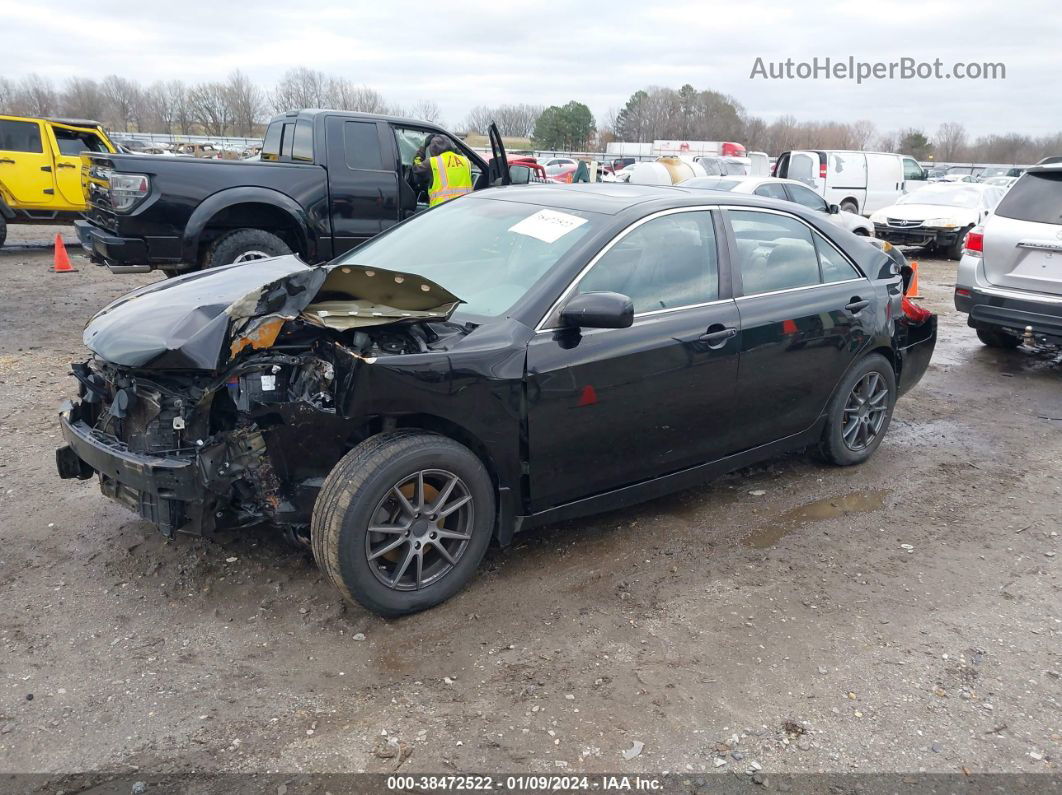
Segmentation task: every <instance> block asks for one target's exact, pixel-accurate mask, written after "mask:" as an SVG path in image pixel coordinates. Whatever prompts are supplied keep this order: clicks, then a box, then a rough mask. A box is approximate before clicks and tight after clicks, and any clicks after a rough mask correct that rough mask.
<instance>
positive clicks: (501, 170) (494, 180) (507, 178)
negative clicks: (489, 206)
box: [487, 122, 513, 185]
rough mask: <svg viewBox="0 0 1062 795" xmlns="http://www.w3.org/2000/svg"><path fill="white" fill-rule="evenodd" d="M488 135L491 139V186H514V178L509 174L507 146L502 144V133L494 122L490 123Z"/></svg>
mask: <svg viewBox="0 0 1062 795" xmlns="http://www.w3.org/2000/svg"><path fill="white" fill-rule="evenodd" d="M487 135H488V137H489V138H490V152H491V161H490V184H491V185H512V184H513V178H512V176H511V175H510V174H509V156H508V155H507V154H505V144H503V143H502V139H501V133H500V132H498V125H497V124H495V123H494V122H491V123H490V127H489V128H488V130H487Z"/></svg>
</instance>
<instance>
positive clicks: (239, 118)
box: [225, 69, 265, 136]
mask: <svg viewBox="0 0 1062 795" xmlns="http://www.w3.org/2000/svg"><path fill="white" fill-rule="evenodd" d="M225 97H226V100H227V102H228V106H229V119H230V121H231V122H232V125H233V128H234V130H235V132H236V134H237V135H244V136H249V135H254V133H255V130H256V129H257V127H258V123H259V121H260V120H261V116H262V111H263V110H264V109H265V95H264V94H263V93H262V89H260V88H259V87H258V86H256V85H255V84H254V83H252V82H251V81H250V80H249V79H248V78H247V75H245V74H244V73H243V72H241V71H240V70H239V69H237V70H235V71H234V72H233V73H232V74H230V75H229V80H228V83H226V84H225Z"/></svg>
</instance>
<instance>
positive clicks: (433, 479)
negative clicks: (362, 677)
mask: <svg viewBox="0 0 1062 795" xmlns="http://www.w3.org/2000/svg"><path fill="white" fill-rule="evenodd" d="M494 505H495V501H494V486H493V484H492V483H491V479H490V475H489V474H488V473H487V470H486V468H485V467H484V466H483V462H482V461H480V460H479V458H478V457H477V456H476V455H475V454H474V453H473V452H472V451H471V450H469V449H468V448H467V447H464V446H463V445H461V444H458V443H457V442H455V441H454V440H453V439H449V438H447V437H445V436H441V435H439V434H435V433H428V432H425V431H415V430H402V431H390V432H386V433H382V434H378V435H377V436H373V437H371V438H369V439H367V440H365V441H364V442H362V443H361V444H359V445H358V446H357V447H355V448H354V449H353V450H351V451H350V452H349V453H347V454H346V455H345V456H343V458H342V459H341V460H340V461H339V463H338V464H336V466H335V468H334V469H333V470H332V472H331V473H330V474H329V475H328V477H327V478H325V482H324V485H323V486H322V488H321V493H320V495H319V496H318V498H317V503H316V505H314V509H313V518H312V522H311V527H310V540H311V545H312V547H313V555H314V559H315V560H316V561H317V565H318V566H320V567H321V569H322V570H323V571H324V572H325V573H326V574H327V575H328V577H329V579H331V580H332V582H333V584H334V585H335V586H336V587H337V588H338V589H339V590H340V592H341V593H342V594H343V595H344V596H345V597H346V598H347V599H349V600H351V601H353V602H358V603H359V604H361V605H362V606H363V607H365V608H367V609H369V610H372V611H373V612H375V613H378V614H380V615H382V616H385V617H388V618H392V617H396V616H401V615H406V614H408V613H415V612H417V611H420V610H425V609H427V608H429V607H434V606H435V605H437V604H439V603H440V602H443V601H445V600H447V599H449V598H450V597H451V596H453V595H454V594H456V593H457V592H458V591H459V590H460V589H461V588H462V587H463V586H464V585H465V584H466V583H467V582H468V580H469V579H470V578H471V577H472V574H473V572H474V571H475V570H476V567H477V566H479V563H480V561H481V560H482V559H483V555H484V553H485V552H486V551H487V546H488V545H489V543H490V538H491V535H492V532H493V529H494Z"/></svg>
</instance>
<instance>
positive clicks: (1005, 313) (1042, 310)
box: [955, 163, 1062, 348]
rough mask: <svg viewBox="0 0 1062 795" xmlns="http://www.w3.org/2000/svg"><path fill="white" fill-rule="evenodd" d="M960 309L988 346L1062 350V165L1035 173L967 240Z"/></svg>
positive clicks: (1017, 184) (958, 285)
mask: <svg viewBox="0 0 1062 795" xmlns="http://www.w3.org/2000/svg"><path fill="white" fill-rule="evenodd" d="M955 308H956V309H958V310H959V311H960V312H965V313H966V314H968V315H969V318H968V322H969V324H970V326H971V327H973V328H975V329H976V330H977V336H978V337H979V338H980V340H981V342H983V343H984V344H985V345H991V346H993V347H998V348H1016V347H1017V346H1018V345H1021V344H1022V342H1025V343H1028V344H1033V343H1040V344H1054V345H1062V163H1059V164H1052V165H1045V166H1033V167H1032V168H1030V169H1029V170H1028V171H1026V172H1025V174H1023V175H1022V176H1021V178H1020V179H1019V180H1018V181H1017V182H1015V183H1014V185H1013V187H1011V189H1010V190H1009V191H1007V193H1006V195H1005V196H1004V197H1003V199H1002V201H1000V203H999V204H998V205H997V206H996V209H995V211H994V212H993V213H992V215H990V216H988V218H987V219H986V220H985V222H984V224H982V225H981V226H977V227H975V228H973V229H972V230H970V232H969V234H967V236H966V242H965V245H964V250H963V255H962V259H961V260H960V261H959V272H958V276H957V277H956V281H955Z"/></svg>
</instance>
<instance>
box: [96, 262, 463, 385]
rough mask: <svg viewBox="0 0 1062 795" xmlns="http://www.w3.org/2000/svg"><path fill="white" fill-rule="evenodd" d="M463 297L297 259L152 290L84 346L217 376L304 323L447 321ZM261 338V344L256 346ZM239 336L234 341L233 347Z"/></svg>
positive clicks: (113, 315)
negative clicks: (293, 323)
mask: <svg viewBox="0 0 1062 795" xmlns="http://www.w3.org/2000/svg"><path fill="white" fill-rule="evenodd" d="M459 303H461V301H460V299H458V298H457V297H456V296H454V295H453V294H451V293H450V292H449V291H447V290H446V289H444V288H442V287H440V286H439V285H437V284H435V283H434V282H432V281H430V280H428V279H425V278H423V277H421V276H417V275H415V274H409V273H400V272H398V271H389V270H384V269H372V268H365V267H362V266H347V265H340V264H333V265H324V266H318V265H307V264H306V263H304V262H303V261H302V260H300V259H299V258H298V257H296V256H294V255H288V256H284V257H276V258H273V259H268V260H255V261H253V262H248V263H240V264H234V265H226V266H224V267H220V268H211V269H210V270H206V271H199V272H196V273H191V274H188V275H186V276H180V277H177V278H175V279H167V280H165V281H160V282H156V283H154V284H151V285H148V286H146V287H141V288H140V289H138V290H134V291H133V292H131V293H128V294H126V295H124V296H122V297H121V298H119V299H118V300H116V301H114V302H112V303H111V304H109V305H107V306H106V307H104V308H103V309H102V310H100V311H99V312H98V313H97V314H96V315H95V316H94V317H93V318H92V319H91V320H90V321H89V323H88V325H87V326H86V327H85V333H84V342H85V345H86V346H88V348H89V349H90V350H92V351H93V352H94V353H95V354H96V355H97V356H99V357H100V358H102V359H104V360H106V361H108V362H111V363H113V364H117V365H123V366H126V367H144V368H152V369H192V370H216V369H218V368H219V367H221V366H223V365H224V364H225V362H226V361H228V360H229V359H231V358H232V357H234V356H236V355H237V354H238V353H239V352H240V351H241V350H242V349H243V348H244V347H246V346H248V345H249V346H250V347H252V348H257V347H267V346H268V344H271V342H272V340H273V339H275V338H276V335H277V333H278V332H279V330H280V327H281V326H282V325H283V323H284V322H286V321H288V320H293V319H295V318H297V317H299V316H300V315H301V316H302V318H303V319H304V320H306V321H307V322H309V323H312V324H315V325H319V326H322V327H328V328H332V329H335V330H337V331H342V330H346V329H349V328H356V327H361V326H369V325H381V324H384V323H394V322H399V321H402V320H409V319H416V318H425V319H432V318H438V319H440V320H444V319H447V318H449V317H450V315H452V314H453V311H454V310H455V309H456V308H457V305H458V304H459ZM256 333H257V335H258V337H260V338H263V339H264V340H265V341H264V342H262V344H261V345H260V344H258V342H257V341H256V336H255V335H256ZM237 338H239V340H238V341H235V342H234V340H236V339H237Z"/></svg>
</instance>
